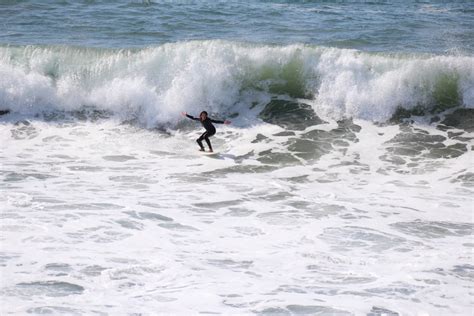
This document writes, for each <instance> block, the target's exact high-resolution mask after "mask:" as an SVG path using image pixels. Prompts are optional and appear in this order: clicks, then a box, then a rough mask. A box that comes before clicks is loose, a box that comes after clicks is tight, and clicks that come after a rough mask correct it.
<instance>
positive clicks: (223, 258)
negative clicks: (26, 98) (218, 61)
mask: <svg viewBox="0 0 474 316" xmlns="http://www.w3.org/2000/svg"><path fill="white" fill-rule="evenodd" d="M10 118H12V116H10ZM15 122H16V120H15V119H13V120H12V121H11V122H10V121H8V120H5V121H3V122H2V123H1V124H0V135H1V139H0V141H1V143H2V144H3V146H1V147H0V156H1V157H2V171H1V182H0V184H1V190H2V192H3V193H4V194H3V195H1V197H0V205H1V208H2V241H1V243H2V249H1V259H2V266H1V267H0V269H1V275H2V282H1V283H2V285H1V289H0V291H1V295H2V302H3V304H2V308H3V311H8V312H15V313H20V314H23V313H26V312H30V313H40V312H48V311H49V312H53V313H58V314H74V313H76V314H90V313H96V312H97V313H100V312H104V313H114V314H117V313H119V314H120V313H144V314H155V313H157V312H159V313H165V314H182V315H189V314H198V313H211V312H212V313H219V314H252V313H268V314H271V315H272V314H275V313H283V314H287V313H299V314H315V313H320V314H323V315H325V314H327V315H333V314H338V315H339V314H340V315H346V314H350V313H354V314H355V315H367V314H368V313H370V312H371V311H374V310H375V311H377V308H382V309H381V312H380V311H379V314H380V313H384V312H383V310H385V313H388V312H387V310H388V311H393V313H395V312H398V313H400V314H402V315H420V314H428V315H438V314H450V315H466V314H468V313H469V310H470V306H471V303H470V294H469V287H470V286H471V284H472V264H471V263H472V247H473V246H474V244H473V243H472V187H471V186H470V184H469V183H470V182H469V181H467V180H466V182H463V181H459V180H458V179H459V176H462V175H466V174H467V172H468V169H469V168H471V167H472V152H471V151H468V152H466V153H465V154H464V155H461V156H459V157H457V158H453V159H434V158H432V159H428V158H423V157H415V158H417V159H415V160H413V161H414V162H416V164H417V165H418V167H413V166H412V167H408V166H403V165H401V166H399V165H396V164H393V163H391V162H389V161H387V160H383V159H380V157H381V156H383V155H384V154H386V153H387V147H389V146H391V143H390V142H389V141H390V140H392V139H393V138H394V137H396V135H397V134H399V133H400V132H401V131H400V127H399V126H396V125H395V126H386V127H382V126H376V125H373V124H371V123H369V122H366V121H356V123H357V124H358V125H359V126H361V130H360V131H359V132H358V133H357V138H358V141H356V142H353V141H350V138H348V139H347V141H348V142H349V143H350V146H348V147H347V148H346V149H345V150H333V151H331V152H330V153H328V154H326V155H323V156H322V157H321V158H320V159H319V160H318V161H317V162H311V161H305V160H302V161H301V162H300V163H294V164H289V165H285V164H276V165H275V164H274V163H273V164H272V163H270V164H269V165H267V164H265V163H262V162H261V161H259V159H260V157H261V155H260V154H262V153H265V152H267V151H268V150H269V149H272V150H274V151H276V152H278V151H280V152H283V151H285V150H286V149H285V146H287V145H285V144H286V143H287V142H289V141H291V140H292V139H294V138H295V137H299V136H298V135H296V136H291V135H290V136H272V135H274V134H276V133H279V132H282V131H283V130H282V128H280V127H278V126H275V125H270V124H261V125H258V126H249V127H247V128H235V127H227V126H226V127H223V128H220V129H219V130H218V133H217V135H216V136H215V138H213V142H214V145H215V148H216V149H217V150H218V151H219V152H220V155H218V156H215V157H213V156H202V155H200V154H198V153H197V152H196V147H195V144H193V139H194V138H195V137H196V134H197V131H195V130H192V131H189V130H187V131H185V130H181V129H180V130H178V131H175V132H174V133H173V136H172V137H169V136H167V135H161V134H156V133H155V132H153V131H150V130H145V129H139V128H137V127H134V126H130V125H125V124H120V121H114V120H111V119H107V120H103V121H98V122H95V123H94V122H88V121H85V122H84V121H83V122H75V121H72V122H71V121H66V122H62V121H52V122H44V121H42V120H30V121H29V123H25V122H23V123H21V122H20V123H17V124H16V125H15V124H14V123H15ZM335 127H337V124H335V123H334V122H332V123H331V124H324V125H321V126H320V127H317V126H316V127H313V129H314V128H321V130H325V131H330V130H331V129H333V128H335ZM414 127H416V128H420V129H423V130H425V131H426V133H428V135H446V133H445V132H443V131H440V130H436V129H435V128H433V127H429V126H425V125H415V126H414ZM258 135H264V136H266V137H267V138H266V139H263V140H262V141H257V142H256V141H254V140H256V139H258ZM466 136H469V135H466ZM340 139H341V140H344V137H343V136H341V137H340ZM445 142H446V144H449V143H450V142H454V140H446V141H445ZM435 147H439V146H434V147H433V148H435ZM427 150H430V148H428V149H427ZM432 164H436V168H434V169H432V168H431V166H432ZM265 166H267V167H269V169H260V170H259V169H258V168H259V167H260V168H262V167H265ZM272 166H273V167H275V166H276V168H272ZM416 168H418V170H421V171H419V172H415V171H414V170H415V169H416ZM423 169H424V170H423ZM446 293H449V295H447V294H446Z"/></svg>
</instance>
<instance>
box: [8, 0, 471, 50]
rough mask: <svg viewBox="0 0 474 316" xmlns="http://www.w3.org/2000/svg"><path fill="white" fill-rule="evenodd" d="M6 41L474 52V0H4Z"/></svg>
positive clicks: (96, 44)
mask: <svg viewBox="0 0 474 316" xmlns="http://www.w3.org/2000/svg"><path fill="white" fill-rule="evenodd" d="M0 21H1V22H0V43H1V44H20V45H25V44H27V45H28V44H63V45H77V46H94V47H113V48H124V47H126V48H129V47H143V46H151V45H159V44H163V43H167V42H176V41H187V40H204V39H225V40H232V41H244V42H256V43H265V44H292V43H306V44H314V45H321V46H332V47H338V48H355V49H359V50H364V51H383V52H429V53H436V54H442V53H453V52H454V53H462V54H466V53H469V54H470V53H472V52H473V50H474V31H473V30H474V2H472V1H454V2H446V1H443V2H441V1H417V2H413V1H397V2H395V3H392V2H390V1H370V2H369V1H367V2H364V3H358V2H353V1H349V2H343V3H331V2H326V1H295V2H293V1H225V2H224V1H217V2H216V1H67V0H63V1H34V0H26V1H12V0H11V1H8V0H3V1H0Z"/></svg>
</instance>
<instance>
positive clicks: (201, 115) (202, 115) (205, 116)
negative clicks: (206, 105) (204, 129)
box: [199, 111, 207, 121]
mask: <svg viewBox="0 0 474 316" xmlns="http://www.w3.org/2000/svg"><path fill="white" fill-rule="evenodd" d="M199 119H200V120H201V121H204V120H205V119H207V112H206V111H202V112H201V114H199Z"/></svg>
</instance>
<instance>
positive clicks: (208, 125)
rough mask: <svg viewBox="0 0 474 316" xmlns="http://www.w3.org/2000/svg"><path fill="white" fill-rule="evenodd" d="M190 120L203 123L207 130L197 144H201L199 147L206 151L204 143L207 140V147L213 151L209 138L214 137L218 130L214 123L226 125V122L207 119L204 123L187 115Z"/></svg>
mask: <svg viewBox="0 0 474 316" xmlns="http://www.w3.org/2000/svg"><path fill="white" fill-rule="evenodd" d="M186 116H187V117H188V118H190V119H191V120H194V121H199V122H201V124H202V126H203V127H204V128H205V129H206V131H205V132H204V133H202V135H201V136H200V137H199V138H198V139H197V140H196V141H197V143H198V144H199V147H201V149H202V150H204V146H203V145H202V141H203V140H205V141H206V143H207V146H209V149H210V150H212V146H211V141H210V140H209V137H211V136H212V135H214V134H215V133H216V128H215V127H214V125H212V123H217V124H224V121H219V120H213V119H210V118H209V117H207V118H206V119H205V120H204V121H201V120H200V119H199V118H198V117H194V116H191V115H189V114H186Z"/></svg>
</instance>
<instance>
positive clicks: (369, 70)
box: [0, 40, 474, 127]
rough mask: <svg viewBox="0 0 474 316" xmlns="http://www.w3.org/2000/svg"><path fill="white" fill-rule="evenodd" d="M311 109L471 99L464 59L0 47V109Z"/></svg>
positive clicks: (258, 50) (439, 105)
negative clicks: (275, 105) (279, 103)
mask: <svg viewBox="0 0 474 316" xmlns="http://www.w3.org/2000/svg"><path fill="white" fill-rule="evenodd" d="M275 98H277V99H287V100H288V99H291V100H298V101H300V102H303V103H306V104H309V105H310V106H311V107H312V108H313V109H314V111H315V112H316V113H317V115H319V116H321V117H330V118H333V119H340V118H349V117H353V118H361V119H366V120H370V121H386V120H388V119H390V118H391V117H392V116H393V115H394V114H395V113H396V112H397V110H400V109H405V110H413V109H423V110H427V111H429V112H440V111H443V110H445V109H448V108H453V107H464V108H472V107H474V57H472V56H437V55H427V54H424V55H422V54H416V55H415V54H399V53H392V54H387V53H366V52H361V51H357V50H349V49H337V48H327V47H318V46H310V45H303V44H295V45H287V46H271V45H257V44H248V43H239V42H229V41H221V40H215V41H189V42H178V43H169V44H164V45H160V46H156V47H149V48H143V49H119V50H118V49H97V48H83V47H72V46H1V47H0V109H2V110H9V111H11V112H14V113H21V114H37V113H42V112H51V111H58V110H59V111H77V110H81V109H83V108H85V107H92V108H94V109H97V110H100V111H107V112H110V113H113V114H114V115H117V116H119V117H120V118H123V119H137V120H138V121H139V122H140V123H141V124H144V125H146V126H148V127H151V126H154V125H156V124H163V123H169V122H173V121H174V120H175V118H176V116H177V113H179V112H180V111H188V112H197V111H199V110H201V109H203V108H205V109H207V110H209V111H211V112H219V113H227V114H229V113H235V112H241V111H244V110H245V109H249V108H252V107H254V106H255V105H257V104H262V105H265V104H268V103H269V102H270V101H271V100H272V99H275Z"/></svg>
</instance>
